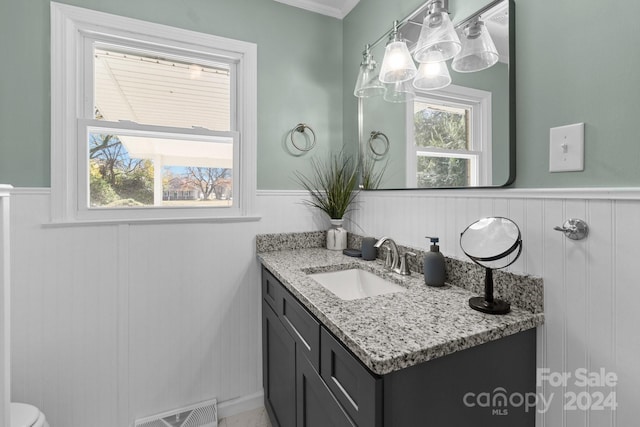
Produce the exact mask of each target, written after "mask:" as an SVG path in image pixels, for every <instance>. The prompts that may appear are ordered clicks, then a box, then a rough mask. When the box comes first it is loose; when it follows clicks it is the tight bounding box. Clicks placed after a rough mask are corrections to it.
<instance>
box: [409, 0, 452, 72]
mask: <svg viewBox="0 0 640 427" xmlns="http://www.w3.org/2000/svg"><path fill="white" fill-rule="evenodd" d="M445 2H446V0H432V1H430V2H428V3H427V14H426V16H425V17H424V22H423V24H422V29H421V30H420V38H419V39H418V44H417V45H416V49H415V51H414V53H413V57H414V59H415V60H416V61H418V62H420V63H423V62H427V63H429V62H432V61H434V56H433V55H431V54H432V53H433V52H439V53H440V54H441V57H442V61H447V60H449V59H451V58H453V57H454V56H456V55H457V54H458V52H460V50H461V48H462V45H461V43H460V38H459V37H458V34H457V33H456V30H455V29H454V28H453V23H452V22H451V19H450V18H449V12H448V10H447V6H448V5H446V4H445ZM438 62H439V61H438Z"/></svg>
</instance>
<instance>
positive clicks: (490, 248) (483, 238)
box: [460, 217, 522, 314]
mask: <svg viewBox="0 0 640 427" xmlns="http://www.w3.org/2000/svg"><path fill="white" fill-rule="evenodd" d="M460 247H461V248H462V251H463V252H464V253H465V255H467V256H468V257H469V258H470V259H471V260H472V261H473V262H475V263H476V264H478V265H480V266H482V267H484V268H485V283H484V297H473V298H471V299H470V300H469V306H470V307H471V308H473V309H474V310H478V311H481V312H483V313H489V314H506V313H508V312H509V311H510V309H511V307H510V305H509V303H508V302H506V301H502V300H498V299H494V298H493V270H497V269H500V268H505V267H508V266H509V265H511V264H513V263H514V262H515V261H516V260H517V259H518V257H519V256H520V253H521V252H522V237H521V234H520V229H519V228H518V226H517V225H516V223H515V222H513V221H511V220H510V219H508V218H502V217H490V218H483V219H480V220H478V221H476V222H474V223H473V224H471V225H469V226H468V227H467V228H466V229H465V230H464V231H463V232H462V234H461V235H460Z"/></svg>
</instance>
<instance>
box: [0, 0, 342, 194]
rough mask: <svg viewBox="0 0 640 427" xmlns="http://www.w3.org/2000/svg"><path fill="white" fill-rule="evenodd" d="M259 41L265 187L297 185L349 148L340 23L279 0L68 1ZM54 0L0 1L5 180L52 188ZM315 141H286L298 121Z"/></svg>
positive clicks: (1, 176)
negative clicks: (292, 146) (294, 147)
mask: <svg viewBox="0 0 640 427" xmlns="http://www.w3.org/2000/svg"><path fill="white" fill-rule="evenodd" d="M61 3H67V4H71V5H75V6H80V7H85V8H88V9H94V10H98V11H102V12H108V13H113V14H116V15H123V16H128V17H132V18H137V19H143V20H146V21H151V22H157V23H161V24H166V25H171V26H174V27H180V28H186V29H189V30H195V31H200V32H204V33H210V34H215V35H219V36H223V37H230V38H234V39H239V40H244V41H249V42H253V43H256V44H257V45H258V188H260V189H287V188H298V185H297V184H296V183H295V182H294V181H293V180H292V179H291V176H292V174H293V171H294V170H296V169H299V170H303V171H305V170H308V168H309V161H308V158H309V157H310V156H311V155H318V156H326V153H328V152H329V150H332V149H340V147H341V145H342V99H343V88H342V57H343V55H342V40H343V37H342V22H341V21H340V20H337V19H334V18H329V17H326V16H323V15H319V14H315V13H310V12H307V11H304V10H301V9H297V8H293V7H290V6H286V5H283V4H281V3H278V2H275V1H272V0H133V1H132V0H108V1H107V0H63V1H61ZM49 16H50V15H49V1H48V0H1V1H0V52H2V57H3V64H2V67H1V70H2V71H1V74H0V182H2V183H8V184H12V185H14V186H19V187H47V186H49V184H50V165H49V163H50V147H49V146H50V130H49V128H50V97H49V93H50V83H49V80H50V65H49V62H50V48H49V45H50V37H49V31H50V24H49ZM299 122H303V123H308V124H309V125H310V126H312V127H313V129H314V130H315V132H316V134H317V136H318V143H317V146H316V148H315V149H314V150H313V151H312V152H311V153H310V154H307V155H305V156H299V157H296V156H293V155H291V154H290V153H289V152H288V151H287V149H286V147H285V144H284V142H285V137H286V136H287V132H288V131H289V130H290V129H291V128H293V127H294V126H295V125H296V124H297V123H299Z"/></svg>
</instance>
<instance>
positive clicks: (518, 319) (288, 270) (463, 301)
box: [258, 248, 544, 375]
mask: <svg viewBox="0 0 640 427" xmlns="http://www.w3.org/2000/svg"><path fill="white" fill-rule="evenodd" d="M258 257H259V258H260V260H261V261H262V264H263V265H264V266H265V267H266V268H267V269H268V270H269V271H271V273H273V275H274V276H275V277H277V278H278V279H279V280H280V281H281V282H282V283H283V285H284V286H285V287H286V288H287V289H288V290H289V291H290V292H291V293H292V294H293V295H295V296H296V297H297V298H298V300H299V301H300V302H301V303H302V304H303V305H304V306H305V307H306V308H307V309H308V310H309V311H310V312H311V313H313V314H314V315H315V316H316V317H317V318H318V319H319V320H320V321H321V322H322V323H323V324H324V325H325V327H326V328H327V329H329V330H330V331H331V332H332V333H333V334H334V335H335V336H336V337H338V338H339V339H340V340H341V341H342V342H343V344H344V345H345V346H346V347H347V348H348V349H349V350H351V352H353V353H354V354H355V355H356V356H357V357H358V358H359V359H360V360H361V361H362V363H363V364H364V365H366V366H367V367H368V368H369V369H370V370H371V371H372V372H374V373H376V374H379V375H384V374H387V373H390V372H393V371H396V370H400V369H403V368H407V367H409V366H412V365H416V364H418V363H421V362H425V361H428V360H431V359H435V358H437V357H441V356H445V355H447V354H451V353H454V352H456V351H459V350H463V349H466V348H470V347H473V346H476V345H480V344H483V343H485V342H489V341H492V340H497V339H499V338H502V337H505V336H508V335H511V334H515V333H517V332H521V331H524V330H527V329H531V328H535V327H537V326H539V325H541V324H542V323H543V322H544V314H543V313H542V312H535V311H529V310H526V309H523V308H519V307H517V306H513V305H512V310H511V312H510V313H509V314H506V315H488V314H484V313H480V312H478V311H475V310H472V309H471V308H470V307H469V304H468V300H469V298H470V297H472V296H478V294H475V293H472V292H470V291H468V290H466V289H463V288H462V287H459V286H453V285H450V284H447V285H445V286H444V287H442V288H432V287H428V286H426V285H425V284H424V279H423V277H422V276H421V275H419V274H416V273H412V275H411V276H400V275H398V274H396V273H390V272H388V271H386V270H385V269H384V267H383V266H382V263H381V262H380V261H379V260H376V261H364V260H362V259H360V258H352V257H347V256H345V255H343V254H342V253H341V252H339V251H329V250H327V249H323V248H304V249H293V250H272V251H265V252H262V251H260V250H259V252H258ZM353 267H358V268H362V269H364V270H368V271H371V272H374V273H377V274H379V275H382V276H384V277H385V278H387V279H388V280H391V281H393V282H395V283H398V284H400V285H401V286H403V287H405V288H407V291H406V292H399V293H394V294H387V295H379V296H375V297H368V298H363V299H358V300H351V301H346V300H342V299H340V298H338V297H337V296H335V295H334V294H333V293H331V292H330V291H329V290H327V289H325V288H324V287H323V286H322V285H320V284H319V283H317V282H316V281H315V280H313V279H312V278H310V277H308V274H310V273H317V272H322V271H335V270H343V269H348V268H353Z"/></svg>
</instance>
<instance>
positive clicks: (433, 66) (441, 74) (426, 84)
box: [413, 52, 451, 90]
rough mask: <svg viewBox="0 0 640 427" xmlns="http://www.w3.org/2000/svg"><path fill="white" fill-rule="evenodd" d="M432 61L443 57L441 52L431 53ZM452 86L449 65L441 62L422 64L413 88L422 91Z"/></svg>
mask: <svg viewBox="0 0 640 427" xmlns="http://www.w3.org/2000/svg"><path fill="white" fill-rule="evenodd" d="M430 57H431V58H430V59H433V60H435V59H436V58H437V57H440V58H441V57H442V54H441V53H440V52H431V54H430ZM450 84H451V74H449V69H448V68H447V63H446V62H444V61H440V62H425V63H423V64H420V67H419V68H418V75H417V76H416V78H415V79H414V80H413V86H414V87H415V88H416V89H421V90H436V89H442V88H443V87H446V86H449V85H450Z"/></svg>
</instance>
